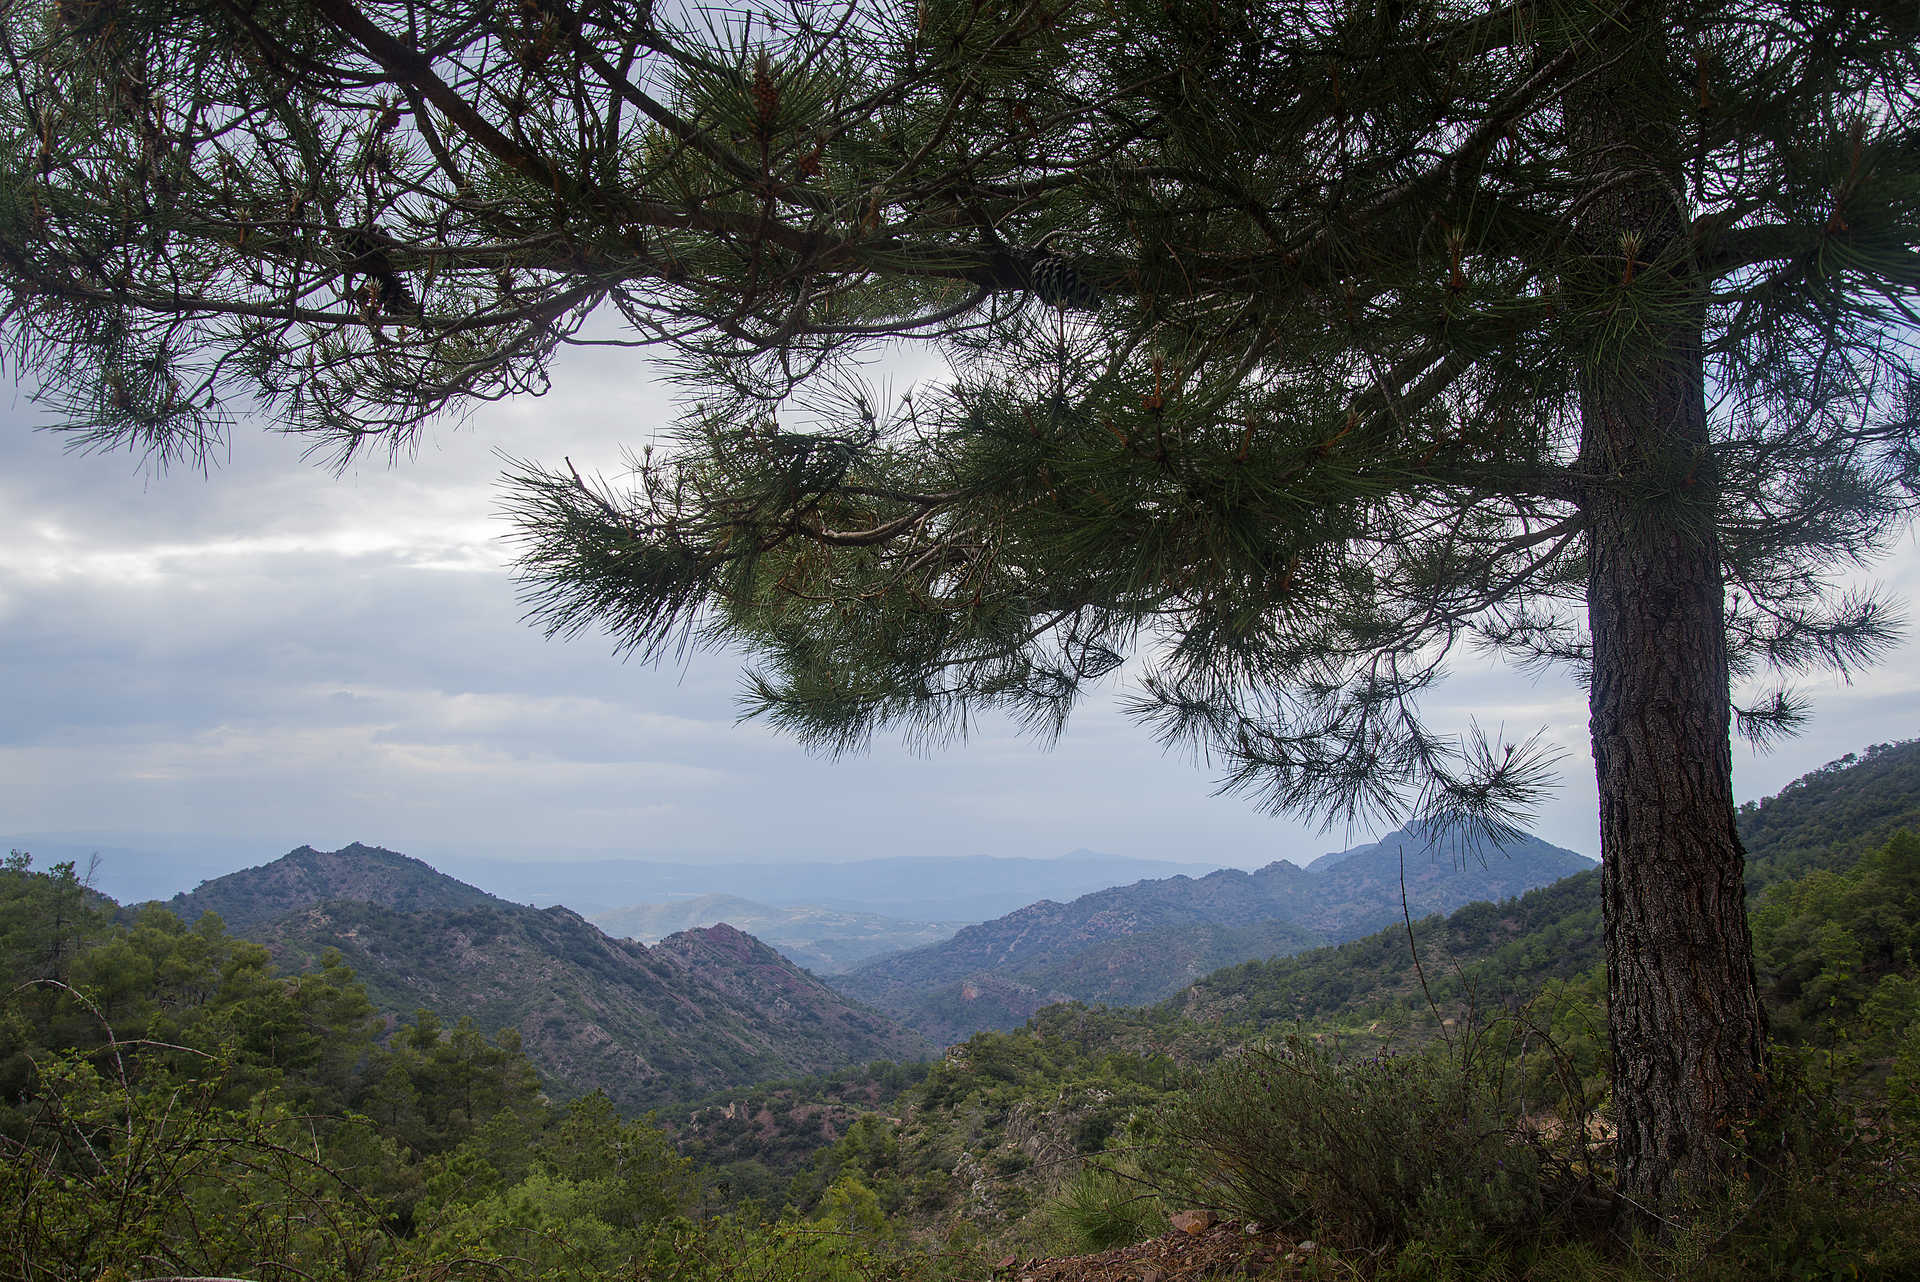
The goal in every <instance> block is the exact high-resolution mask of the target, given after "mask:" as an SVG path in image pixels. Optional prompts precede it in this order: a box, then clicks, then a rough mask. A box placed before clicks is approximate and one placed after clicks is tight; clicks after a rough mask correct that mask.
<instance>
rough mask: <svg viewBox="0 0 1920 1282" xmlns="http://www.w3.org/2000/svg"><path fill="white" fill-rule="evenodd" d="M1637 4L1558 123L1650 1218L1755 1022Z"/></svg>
mask: <svg viewBox="0 0 1920 1282" xmlns="http://www.w3.org/2000/svg"><path fill="white" fill-rule="evenodd" d="M1657 8H1658V6H1657V5H1648V6H1645V9H1650V10H1657ZM1636 19H1637V20H1636V21H1634V22H1632V23H1627V24H1623V25H1622V26H1620V27H1618V28H1616V29H1614V36H1613V39H1614V40H1615V41H1617V45H1616V47H1615V48H1612V49H1609V50H1607V51H1606V53H1607V55H1608V56H1607V58H1606V60H1605V61H1604V62H1603V63H1602V66H1603V67H1604V68H1605V69H1604V70H1603V71H1601V72H1600V73H1598V74H1596V75H1595V76H1594V77H1593V78H1592V79H1590V80H1588V81H1587V82H1586V83H1585V84H1584V85H1583V86H1582V87H1581V89H1580V90H1579V91H1578V92H1577V93H1576V94H1573V95H1570V96H1569V102H1568V108H1569V110H1568V122H1569V127H1570V130H1571V132H1572V137H1573V140H1574V141H1575V142H1576V144H1577V145H1578V148H1579V151H1580V152H1581V153H1583V154H1584V156H1585V158H1586V161H1587V163H1588V165H1589V168H1590V180H1591V183H1592V186H1591V188H1590V192H1591V195H1590V198H1589V200H1588V201H1587V202H1586V204H1585V206H1584V209H1583V216H1582V218H1581V221H1580V226H1579V230H1578V233H1577V240H1578V244H1579V246H1580V249H1581V251H1582V254H1583V255H1584V259H1585V261H1584V263H1583V264H1581V267H1582V269H1583V274H1584V277H1585V278H1584V280H1583V281H1582V282H1581V284H1582V286H1584V289H1583V292H1586V291H1589V290H1590V291H1591V292H1587V293H1586V299H1587V301H1588V303H1589V304H1590V305H1592V306H1593V307H1595V308H1596V309H1598V311H1597V313H1596V314H1600V315H1604V316H1605V317H1606V324H1605V325H1604V326H1603V327H1602V328H1604V330H1605V331H1606V333H1607V336H1606V337H1597V338H1596V340H1595V341H1596V344H1597V345H1602V346H1603V350H1597V351H1595V352H1594V353H1592V354H1591V356H1590V358H1589V365H1588V368H1587V370H1586V372H1585V377H1584V379H1583V386H1582V405H1581V412H1582V425H1581V426H1582V435H1581V449H1580V455H1581V467H1582V470H1583V471H1584V472H1585V473H1586V475H1587V476H1588V478H1589V489H1588V491H1587V494H1586V497H1585V499H1584V500H1583V502H1582V508H1583V511H1584V514H1585V517H1586V520H1587V548H1588V555H1589V564H1588V583H1587V611H1588V621H1589V626H1590V629H1591V632H1592V639H1593V680H1592V688H1591V690H1590V691H1589V698H1588V703H1589V711H1590V714H1591V720H1590V727H1591V730H1592V735H1593V761H1594V770H1595V773H1596V775H1597V777H1598V781H1599V790H1600V852H1601V859H1602V862H1603V868H1602V872H1601V886H1602V896H1603V899H1602V907H1603V913H1604V922H1605V930H1606V955H1607V998H1608V1034H1609V1040H1610V1042H1611V1047H1612V1053H1613V1109H1614V1121H1615V1123H1616V1125H1617V1127H1618V1139H1617V1141H1616V1150H1615V1151H1616V1167H1617V1184H1618V1187H1619V1190H1620V1192H1621V1193H1622V1194H1623V1195H1624V1196H1625V1197H1626V1198H1627V1199H1628V1200H1629V1202H1630V1203H1631V1204H1632V1205H1634V1206H1636V1207H1638V1208H1639V1210H1640V1211H1641V1212H1642V1213H1644V1214H1647V1215H1651V1216H1657V1217H1662V1218H1668V1217H1672V1216H1674V1215H1676V1214H1679V1213H1684V1211H1685V1210H1686V1208H1687V1207H1688V1206H1689V1205H1690V1204H1692V1203H1694V1202H1695V1201H1696V1199H1698V1198H1701V1197H1711V1196H1712V1195H1713V1194H1714V1193H1716V1192H1718V1191H1721V1190H1724V1189H1725V1188H1726V1187H1727V1184H1728V1181H1729V1178H1730V1177H1731V1175H1732V1174H1733V1172H1734V1167H1735V1162H1734V1156H1735V1155H1734V1153H1733V1149H1732V1145H1731V1144H1730V1141H1732V1140H1734V1139H1736V1138H1737V1133H1738V1131H1739V1130H1740V1128H1741V1124H1742V1123H1743V1122H1745V1121H1746V1120H1748V1119H1750V1118H1751V1117H1753V1116H1754V1115H1755V1113H1756V1112H1757V1111H1758V1109H1759V1107H1760V1105H1761V1103H1762V1101H1763V1098H1764V1093H1765V1075H1764V1060H1763V1044H1764V1040H1765V1033H1766V1026H1765V1016H1764V1014H1763V1012H1762V1010H1761V1007H1760V1000H1759V994H1758V991H1757V989H1756V987H1755V983H1754V971H1753V938H1752V935H1751V933H1750V931H1749V929H1748V925H1747V907H1746V890H1745V884H1744V872H1745V863H1746V856H1745V852H1744V850H1742V848H1741V845H1740V838H1739V835H1738V833H1737V831H1736V830H1735V826H1734V805H1733V760H1732V748H1731V745H1730V742H1729V740H1730V735H1731V730H1732V725H1731V721H1732V709H1731V702H1730V694H1729V690H1728V681H1729V673H1728V668H1727V646H1726V599H1725V593H1726V589H1725V583H1724V580H1723V574H1722V569H1721V560H1720V546H1719V538H1718V535H1717V532H1716V511H1715V509H1716V506H1717V497H1716V491H1717V485H1716V477H1715V472H1714V465H1713V458H1712V452H1711V448H1710V445H1711V442H1710V438H1709V432H1708V423H1707V410H1706V380H1705V368H1704V362H1703V357H1702V351H1701V334H1702V324H1701V316H1702V311H1701V308H1702V305H1701V303H1700V302H1699V300H1700V298H1701V297H1702V296H1703V288H1702V285H1701V282H1699V281H1698V280H1697V279H1693V278H1691V277H1690V275H1689V274H1690V272H1691V271H1692V270H1693V268H1692V263H1693V256H1692V253H1691V247H1690V243H1689V236H1690V228H1689V225H1688V212H1687V210H1686V209H1685V208H1684V206H1683V205H1682V204H1681V199H1682V198H1681V197H1680V196H1679V194H1678V193H1681V192H1683V191H1685V190H1686V182H1685V179H1684V174H1683V173H1682V172H1681V169H1680V162H1679V160H1678V152H1679V150H1680V149H1679V147H1678V145H1677V143H1676V139H1677V138H1678V137H1679V136H1680V133H1681V131H1680V130H1679V129H1678V128H1676V124H1675V122H1676V120H1677V119H1678V117H1679V113H1680V112H1681V111H1683V110H1684V105H1683V103H1684V97H1683V96H1676V92H1675V85H1676V83H1677V82H1676V80H1675V77H1676V75H1677V71H1676V66H1677V65H1678V64H1677V63H1676V62H1675V61H1674V60H1673V56H1672V51H1671V50H1670V48H1669V47H1668V35H1667V31H1666V28H1665V24H1663V23H1662V22H1661V21H1660V19H1659V15H1658V14H1657V12H1652V13H1650V12H1644V11H1643V12H1641V13H1639V14H1637V15H1636ZM1680 88H1681V89H1684V88H1685V85H1681V86H1680Z"/></svg>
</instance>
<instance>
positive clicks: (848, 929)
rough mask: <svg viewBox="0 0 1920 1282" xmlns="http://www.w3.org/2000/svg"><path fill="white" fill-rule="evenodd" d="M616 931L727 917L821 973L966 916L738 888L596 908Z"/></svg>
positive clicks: (597, 917) (934, 935) (946, 933)
mask: <svg viewBox="0 0 1920 1282" xmlns="http://www.w3.org/2000/svg"><path fill="white" fill-rule="evenodd" d="M587 920H589V921H591V922H592V923H593V924H594V925H596V926H598V927H600V929H602V930H604V931H606V932H607V933H608V934H609V935H615V936H619V937H621V938H625V939H637V940H639V941H640V942H641V943H643V944H651V943H653V942H655V941H656V940H660V939H664V938H666V937H667V936H668V935H671V934H673V933H674V932H675V931H681V930H693V929H697V928H699V927H702V926H715V925H719V924H721V923H725V924H726V925H729V926H734V927H737V928H738V929H740V930H744V931H746V932H747V933H748V934H749V935H752V936H753V937H754V938H755V939H758V940H760V941H761V942H762V943H765V944H769V945H771V946H772V947H773V948H774V949H776V950H777V951H779V952H780V954H781V955H782V956H784V957H786V958H787V959H788V960H789V961H792V962H794V963H796V964H797V965H801V966H805V967H806V968H807V969H808V970H811V971H814V972H815V973H817V974H821V975H831V974H837V973H838V972H840V971H843V970H846V969H848V968H849V967H851V966H853V965H855V964H857V963H859V962H862V961H865V960H867V959H868V958H872V957H879V956H882V955H883V954H886V953H896V952H900V951H901V950H903V949H907V948H919V947H921V946H923V945H926V944H935V943H938V942H940V941H941V940H943V939H948V938H951V937H952V935H953V933H954V932H955V931H957V930H959V929H960V928H961V927H962V926H964V925H966V924H967V923H966V922H962V921H949V922H938V921H901V920H899V919H897V918H894V917H881V916H878V915H876V914H874V913H856V912H847V911H845V910H843V909H837V908H823V907H821V906H819V905H818V904H797V905H794V906H793V907H790V908H776V907H774V906H772V905H770V904H761V903H755V902H754V901H753V900H751V899H742V898H740V897H739V896H738V895H698V896H695V897H694V898H692V899H676V900H671V901H669V902H667V903H662V904H632V905H629V906H628V907H626V908H616V909H614V910H613V911H611V912H604V913H593V914H591V915H590V916H589V917H588V918H587Z"/></svg>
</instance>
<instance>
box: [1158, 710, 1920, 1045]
mask: <svg viewBox="0 0 1920 1282" xmlns="http://www.w3.org/2000/svg"><path fill="white" fill-rule="evenodd" d="M1903 828H1913V829H1915V830H1920V740H1910V741H1907V742H1903V743H1898V744H1876V745H1874V746H1873V747H1871V748H1868V749H1867V750H1866V751H1865V752H1864V753H1860V754H1858V755H1855V754H1852V753H1849V754H1847V755H1846V756H1844V757H1842V758H1840V759H1839V760H1838V761H1834V762H1832V763H1830V764H1828V765H1826V766H1823V767H1821V768H1820V769H1819V770H1816V771H1813V772H1811V773H1809V774H1807V775H1805V776H1803V777H1802V778H1800V779H1797V780H1795V781H1794V782H1793V783H1791V784H1788V785H1787V786H1786V787H1785V788H1783V789H1782V790H1781V791H1780V793H1779V794H1778V795H1777V796H1774V797H1770V798H1767V799H1766V800H1764V801H1759V802H1749V803H1748V804H1747V805H1745V806H1742V807H1741V808H1740V836H1741V840H1742V841H1743V842H1744V843H1745V844H1746V847H1747V853H1748V866H1747V867H1748V876H1747V883H1748V893H1749V896H1750V897H1751V898H1752V901H1753V903H1754V904H1755V905H1765V904H1766V903H1768V901H1769V900H1768V892H1769V890H1770V888H1771V887H1773V886H1775V885H1777V884H1779V883H1781V882H1783V881H1785V880H1788V879H1790V878H1792V877H1795V876H1797V875H1800V874H1803V873H1805V872H1807V871H1808V870H1810V869H1812V868H1815V867H1824V868H1828V869H1844V868H1846V867H1847V866H1849V865H1850V864H1851V863H1853V862H1854V861H1855V860H1857V859H1859V858H1861V856H1862V855H1863V854H1864V853H1865V852H1866V851H1868V850H1870V849H1872V848H1874V847H1875V846H1877V845H1880V844H1884V843H1885V842H1886V841H1887V840H1888V839H1889V838H1890V837H1891V836H1892V835H1893V834H1894V833H1896V832H1898V831H1900V830H1902V829H1903ZM1414 938H1415V941H1416V943H1417V952H1418V956H1419V958H1420V961H1421V962H1422V963H1423V967H1416V966H1415V964H1414V952H1413V951H1410V950H1409V948H1408V941H1407V933H1406V931H1405V930H1404V929H1393V928H1389V929H1387V930H1384V931H1381V932H1379V933H1378V934H1375V935H1370V936H1368V937H1366V938H1363V939H1356V940H1352V941H1350V942H1348V943H1344V944H1341V945H1338V946H1337V947H1333V948H1325V949H1316V950H1313V951H1311V952H1302V953H1299V954H1296V955H1294V956H1291V957H1280V958H1275V959H1273V960H1271V961H1265V962H1247V963H1244V964H1242V965H1239V966H1234V967H1229V968H1226V969H1223V970H1222V971H1220V972H1217V973H1215V974H1212V975H1209V976H1207V977H1206V978H1205V979H1202V980H1201V981H1199V982H1198V983H1196V984H1194V985H1193V987H1192V988H1190V989H1188V990H1186V991H1185V992H1183V993H1181V994H1180V995H1178V996H1177V997H1176V998H1174V999H1173V1001H1174V1005H1175V1006H1176V1007H1177V1008H1178V1009H1180V1010H1181V1011H1183V1012H1184V1013H1186V1014H1187V1015H1189V1016H1191V1017H1193V1018H1196V1019H1202V1020H1208V1021H1216V1020H1228V1021H1233V1022H1242V1023H1253V1024H1262V1023H1270V1022H1273V1021H1280V1020H1290V1019H1306V1020H1316V1019H1326V1018H1334V1017H1347V1018H1352V1017H1356V1016H1365V1017H1366V1018H1368V1019H1370V1020H1371V1019H1378V1018H1382V1017H1386V1016H1389V1015H1393V1016H1394V1017H1395V1018H1397V1019H1400V1020H1404V1019H1407V1018H1413V1017H1417V1016H1418V1014H1419V1012H1420V1010H1421V1009H1422V1008H1424V1006H1425V1004H1426V1002H1427V998H1428V995H1429V994H1430V995H1431V996H1432V997H1433V998H1434V999H1435V1000H1436V1001H1437V1002H1439V1003H1440V1004H1441V1005H1444V1006H1448V1007H1452V1006H1454V1005H1457V1004H1458V1003H1461V1002H1463V1001H1466V1000H1469V999H1472V1000H1476V1001H1479V1002H1482V1003H1487V1004H1492V1005H1498V1004H1500V1003H1503V1002H1506V1001H1508V1000H1509V999H1512V998H1515V997H1517V996H1521V995H1524V994H1528V993H1531V992H1533V991H1535V990H1536V989H1537V988H1538V986H1539V984H1540V983H1541V982H1542V981H1543V980H1547V979H1556V978H1558V979H1570V978H1573V977H1576V976H1579V975H1581V974H1584V973H1587V972H1590V971H1592V970H1593V969H1594V968H1596V967H1598V966H1599V965H1600V964H1601V962H1602V960H1603V958H1602V954H1601V948H1602V945H1603V940H1602V936H1601V931H1600V874H1599V872H1598V870H1594V871H1590V872H1586V873H1582V874H1580V875H1578V876H1574V877H1569V878H1567V879H1566V880H1564V881H1561V882H1558V883H1556V884H1555V885H1552V886H1548V887H1544V888H1542V889H1539V890H1533V891H1529V892H1528V893H1527V894H1525V895H1523V896H1521V897H1520V898H1519V899H1517V900H1514V901H1510V902H1508V903H1504V904H1499V905H1493V904H1473V905H1470V906H1468V907H1466V908H1463V909H1460V910H1459V911H1457V912H1454V913H1452V914H1451V915H1449V916H1446V917H1444V918H1441V917H1437V916H1436V917H1428V918H1425V919H1422V920H1420V921H1417V922H1416V923H1415V925H1414ZM1421 969H1424V970H1425V989H1424V991H1423V989H1422V986H1421V975H1420V970H1421Z"/></svg>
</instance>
